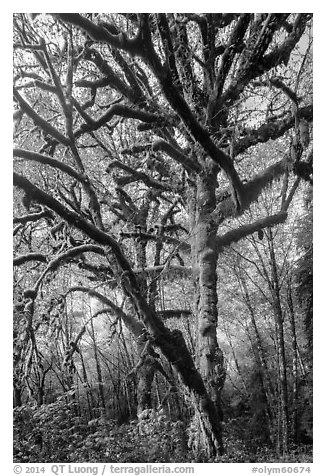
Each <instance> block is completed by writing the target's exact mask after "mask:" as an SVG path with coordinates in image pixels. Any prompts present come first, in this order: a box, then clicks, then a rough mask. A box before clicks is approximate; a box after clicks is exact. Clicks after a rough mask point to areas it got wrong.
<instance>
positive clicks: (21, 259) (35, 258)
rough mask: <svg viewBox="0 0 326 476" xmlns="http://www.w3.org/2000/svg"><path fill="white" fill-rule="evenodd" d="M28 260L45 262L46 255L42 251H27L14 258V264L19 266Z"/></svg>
mask: <svg viewBox="0 0 326 476" xmlns="http://www.w3.org/2000/svg"><path fill="white" fill-rule="evenodd" d="M28 261H40V262H41V263H46V262H47V257H46V256H45V255H43V254H42V253H28V254H27V255H21V256H17V257H16V258H14V261H13V264H14V266H20V265H21V264H24V263H27V262H28Z"/></svg>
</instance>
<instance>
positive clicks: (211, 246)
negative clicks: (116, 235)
mask: <svg viewBox="0 0 326 476" xmlns="http://www.w3.org/2000/svg"><path fill="white" fill-rule="evenodd" d="M216 187H217V182H216V168H215V167H212V169H211V170H209V171H207V173H206V174H205V175H199V176H198V177H197V191H196V197H195V196H193V200H190V207H191V206H192V207H193V210H192V213H191V215H192V219H193V226H192V230H191V236H192V241H191V246H192V260H193V277H194V284H195V303H194V307H195V313H196V314H197V322H198V334H197V346H196V356H197V365H198V368H199V371H200V374H201V376H202V378H203V381H204V383H205V386H206V389H207V393H208V395H209V397H210V399H211V401H212V404H213V406H214V408H215V411H216V417H215V418H216V419H217V422H216V423H217V425H218V426H219V427H221V421H222V409H221V391H222V388H223V385H224V381H225V375H226V374H225V368H224V359H223V354H222V351H221V349H220V348H219V345H218V342H217V334H216V332H217V318H218V312H217V301H218V297H217V288H216V286H217V276H216V265H217V257H218V252H217V240H216V231H217V230H216V226H215V225H214V224H213V222H212V220H211V213H212V211H213V210H214V209H215V206H216V198H215V190H216ZM198 417H199V419H200V420H201V422H200V424H199V429H200V428H203V422H202V420H203V415H202V414H201V413H200V412H199V414H198ZM201 433H203V432H202V431H201ZM202 436H203V435H201V436H199V438H201V440H202V446H203V445H204V446H205V441H206V442H207V435H204V438H202ZM219 440H220V441H219V445H220V446H221V447H223V444H222V435H221V434H220V435H219ZM204 449H205V451H206V452H209V451H208V448H207V447H206V448H204Z"/></svg>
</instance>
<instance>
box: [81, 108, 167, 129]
mask: <svg viewBox="0 0 326 476" xmlns="http://www.w3.org/2000/svg"><path fill="white" fill-rule="evenodd" d="M114 116H120V117H125V118H128V119H137V120H139V121H143V122H145V123H149V124H164V123H166V122H167V119H166V118H165V117H163V116H158V115H156V114H151V113H149V112H145V111H141V110H139V109H134V108H132V107H129V106H125V105H123V104H114V105H113V106H111V107H110V108H109V109H108V110H107V111H106V113H105V114H103V116H101V117H100V118H99V119H97V120H92V123H87V124H86V123H84V124H82V125H81V126H80V127H79V129H77V130H76V131H75V133H74V135H75V137H79V136H80V135H81V134H83V133H84V132H90V131H96V130H97V129H99V128H100V127H102V126H103V125H104V124H106V123H107V122H109V121H110V120H111V119H112V117H114Z"/></svg>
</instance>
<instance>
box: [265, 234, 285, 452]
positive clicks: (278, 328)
mask: <svg viewBox="0 0 326 476" xmlns="http://www.w3.org/2000/svg"><path fill="white" fill-rule="evenodd" d="M268 237H269V240H268V244H269V251H270V263H271V272H272V280H271V292H272V299H273V312H274V319H275V333H276V349H277V356H278V366H279V397H280V424H281V433H282V437H281V453H282V454H283V455H285V454H286V453H287V452H288V443H289V441H288V440H289V432H288V425H289V407H288V384H287V369H286V356H285V343H284V326H283V312H282V306H281V298H280V285H279V278H278V271H277V263H276V257H275V250H274V243H273V237H272V232H271V230H270V229H269V232H268Z"/></svg>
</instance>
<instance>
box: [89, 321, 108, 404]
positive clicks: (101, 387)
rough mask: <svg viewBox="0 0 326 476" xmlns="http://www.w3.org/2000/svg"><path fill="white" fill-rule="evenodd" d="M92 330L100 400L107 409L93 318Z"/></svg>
mask: <svg viewBox="0 0 326 476" xmlns="http://www.w3.org/2000/svg"><path fill="white" fill-rule="evenodd" d="M91 331H92V339H93V345H94V358H95V364H96V372H97V381H98V388H99V393H100V400H101V405H102V408H103V409H104V410H105V408H106V404H105V395H104V385H103V378H102V369H101V363H100V359H99V355H98V352H97V343H96V337H95V332H94V325H93V319H91Z"/></svg>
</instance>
